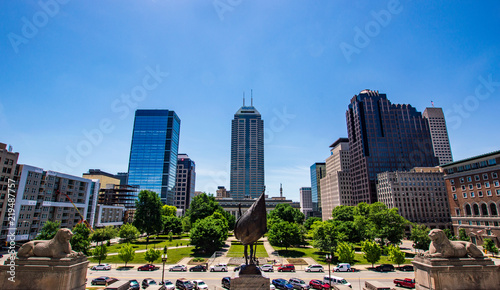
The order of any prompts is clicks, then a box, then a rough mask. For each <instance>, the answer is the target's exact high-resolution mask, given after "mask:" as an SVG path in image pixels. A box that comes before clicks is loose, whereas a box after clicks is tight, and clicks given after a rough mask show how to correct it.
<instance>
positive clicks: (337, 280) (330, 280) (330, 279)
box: [323, 276, 352, 288]
mask: <svg viewBox="0 0 500 290" xmlns="http://www.w3.org/2000/svg"><path fill="white" fill-rule="evenodd" d="M323 283H326V284H331V285H345V286H348V287H349V288H352V285H351V283H349V282H347V281H346V279H344V278H342V277H337V276H324V277H323Z"/></svg>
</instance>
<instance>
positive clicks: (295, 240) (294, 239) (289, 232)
mask: <svg viewBox="0 0 500 290" xmlns="http://www.w3.org/2000/svg"><path fill="white" fill-rule="evenodd" d="M301 236H302V234H301V231H300V228H299V226H298V225H297V224H296V223H290V222H286V221H281V222H279V223H275V224H274V225H273V227H272V228H271V229H270V230H269V232H268V233H267V238H268V240H269V243H270V244H271V245H273V246H277V247H285V249H286V250H288V248H289V247H291V246H294V245H299V244H300V242H301V240H302V239H301Z"/></svg>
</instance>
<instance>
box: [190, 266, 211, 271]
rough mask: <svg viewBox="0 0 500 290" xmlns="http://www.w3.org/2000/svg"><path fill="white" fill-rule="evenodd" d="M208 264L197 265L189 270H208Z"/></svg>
mask: <svg viewBox="0 0 500 290" xmlns="http://www.w3.org/2000/svg"><path fill="white" fill-rule="evenodd" d="M206 271H207V266H205V265H196V266H194V267H191V268H189V272H206Z"/></svg>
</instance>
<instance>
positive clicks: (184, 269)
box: [168, 265, 187, 272]
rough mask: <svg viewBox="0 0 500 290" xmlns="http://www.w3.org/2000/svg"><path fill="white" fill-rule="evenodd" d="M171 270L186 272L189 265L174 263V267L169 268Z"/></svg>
mask: <svg viewBox="0 0 500 290" xmlns="http://www.w3.org/2000/svg"><path fill="white" fill-rule="evenodd" d="M168 270H169V271H171V272H172V271H182V272H186V271H187V267H186V266H184V265H174V266H172V267H170V268H169V269H168Z"/></svg>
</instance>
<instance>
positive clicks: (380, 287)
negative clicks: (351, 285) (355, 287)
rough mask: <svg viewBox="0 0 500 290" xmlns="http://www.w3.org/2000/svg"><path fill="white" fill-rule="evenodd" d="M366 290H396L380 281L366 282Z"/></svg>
mask: <svg viewBox="0 0 500 290" xmlns="http://www.w3.org/2000/svg"><path fill="white" fill-rule="evenodd" d="M363 289H366V290H394V288H393V287H392V285H388V284H386V283H384V282H379V281H365V288H363Z"/></svg>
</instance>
